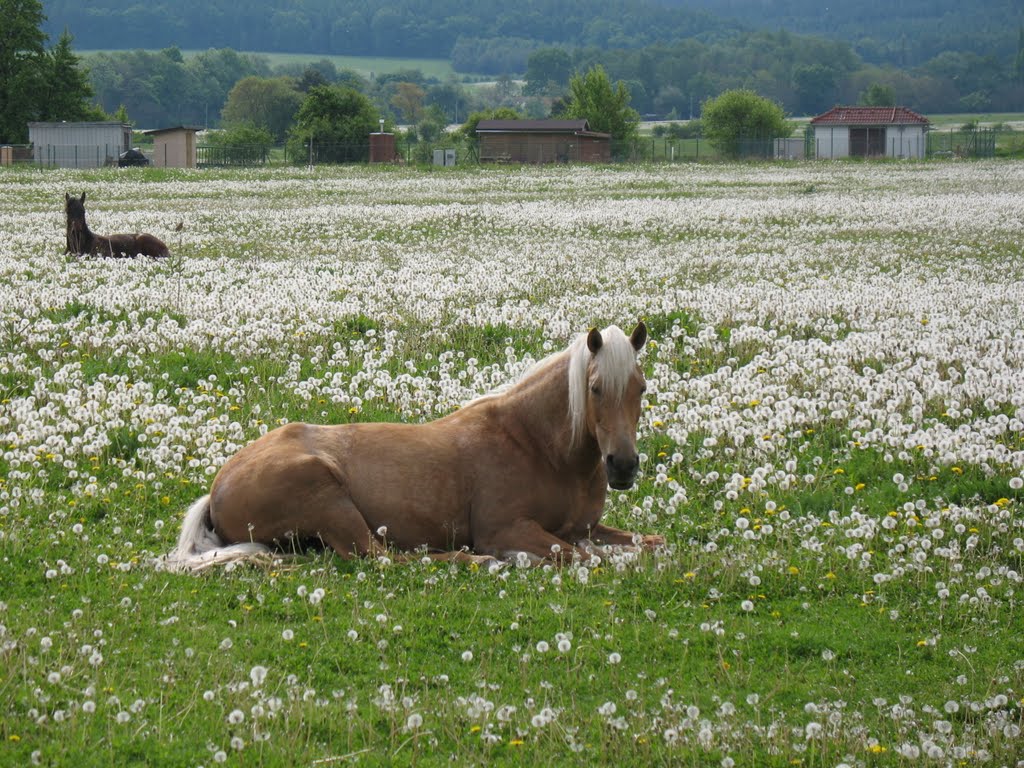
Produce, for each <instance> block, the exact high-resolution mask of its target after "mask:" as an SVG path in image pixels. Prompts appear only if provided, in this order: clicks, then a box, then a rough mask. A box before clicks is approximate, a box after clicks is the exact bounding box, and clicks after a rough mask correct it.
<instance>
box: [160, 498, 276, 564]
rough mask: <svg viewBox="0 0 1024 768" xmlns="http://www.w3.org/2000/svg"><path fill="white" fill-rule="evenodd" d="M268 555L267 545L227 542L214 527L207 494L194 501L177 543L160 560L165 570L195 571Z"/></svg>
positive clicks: (187, 513) (249, 542)
mask: <svg viewBox="0 0 1024 768" xmlns="http://www.w3.org/2000/svg"><path fill="white" fill-rule="evenodd" d="M269 554H270V547H268V546H266V545H265V544H259V543H257V542H254V541H246V542H242V543H239V544H227V543H226V542H225V541H224V540H223V539H221V537H220V536H218V535H217V532H216V531H215V530H214V529H213V523H212V521H211V519H210V495H209V494H207V495H206V496H203V497H202V498H201V499H199V500H198V501H196V502H195V503H194V504H193V505H192V506H191V507H189V510H188V512H186V513H185V520H184V521H183V522H182V524H181V535H180V536H178V545H177V546H176V547H175V548H174V549H173V550H171V552H170V554H168V555H167V556H166V557H165V558H163V561H162V563H161V564H162V567H163V569H164V570H167V571H174V572H177V573H188V572H192V573H197V572H199V571H203V570H206V569H207V568H209V567H210V566H212V565H218V564H220V563H233V562H236V561H238V560H247V559H248V560H257V559H259V558H260V557H262V556H266V555H269Z"/></svg>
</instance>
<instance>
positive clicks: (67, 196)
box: [64, 192, 71, 203]
mask: <svg viewBox="0 0 1024 768" xmlns="http://www.w3.org/2000/svg"><path fill="white" fill-rule="evenodd" d="M64 202H65V203H70V202H71V195H69V194H68V193H67V192H65V193H64Z"/></svg>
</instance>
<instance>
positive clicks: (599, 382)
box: [578, 322, 647, 490]
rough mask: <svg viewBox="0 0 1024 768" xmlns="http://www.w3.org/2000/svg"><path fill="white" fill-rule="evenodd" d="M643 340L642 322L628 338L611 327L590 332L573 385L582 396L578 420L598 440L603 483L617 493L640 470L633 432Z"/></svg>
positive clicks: (637, 417)
mask: <svg viewBox="0 0 1024 768" xmlns="http://www.w3.org/2000/svg"><path fill="white" fill-rule="evenodd" d="M646 342H647V326H646V325H644V324H643V322H640V323H637V326H636V328H634V329H633V332H632V333H631V334H630V335H629V337H627V336H626V335H625V334H624V333H623V332H622V331H621V330H620V329H619V328H617V327H616V326H614V325H613V326H610V327H608V328H605V329H604V331H599V330H597V329H596V328H594V329H591V331H590V333H588V334H587V336H586V349H587V351H588V352H589V355H588V358H589V359H588V360H587V363H586V368H585V374H586V378H585V379H582V377H581V382H580V384H581V385H582V386H579V387H578V389H582V392H581V394H582V395H583V397H584V398H585V400H584V405H583V407H582V411H581V413H580V418H581V420H582V421H583V423H585V424H586V432H587V433H588V434H589V435H590V436H591V437H592V438H593V439H594V440H595V441H596V442H597V446H598V449H599V450H600V454H601V461H602V462H603V464H604V469H605V473H606V474H607V476H608V485H610V486H611V487H612V488H615V489H616V490H626V489H627V488H631V487H632V486H633V482H634V481H635V480H636V475H637V471H638V470H639V468H640V458H639V456H638V455H637V450H636V428H637V424H638V423H639V421H640V409H641V404H640V399H641V397H642V396H643V393H644V391H645V390H646V389H647V382H646V381H645V380H644V375H643V373H642V372H641V370H640V366H638V365H637V362H636V356H637V353H638V352H639V351H640V350H641V349H643V347H644V344H646Z"/></svg>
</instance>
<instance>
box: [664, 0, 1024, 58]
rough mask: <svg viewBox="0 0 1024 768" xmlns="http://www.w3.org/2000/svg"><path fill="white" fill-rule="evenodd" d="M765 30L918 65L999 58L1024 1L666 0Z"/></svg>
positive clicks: (1009, 48)
mask: <svg viewBox="0 0 1024 768" xmlns="http://www.w3.org/2000/svg"><path fill="white" fill-rule="evenodd" d="M660 1H661V2H662V3H663V4H664V5H665V6H666V7H669V8H687V9H691V10H695V11H707V12H709V13H713V14H716V15H717V16H719V17H720V18H723V19H741V20H742V22H743V23H744V24H748V25H750V26H753V27H758V28H764V29H772V30H777V29H785V30H788V31H790V32H796V33H800V34H808V35H819V36H822V37H829V38H832V39H835V40H844V41H846V42H848V43H850V44H851V45H852V46H853V47H854V50H856V52H857V53H858V54H859V55H860V56H861V57H862V58H863V59H864V60H865V61H867V62H871V63H877V64H894V65H896V66H916V65H918V64H922V63H924V62H926V61H928V60H929V59H932V58H934V57H936V56H938V55H940V54H941V53H943V52H946V51H957V52H970V53H974V54H977V55H979V56H994V57H996V58H998V59H1006V58H1007V57H1011V58H1012V57H1013V56H1014V55H1015V54H1016V52H1017V44H1018V34H1019V30H1020V27H1021V25H1022V24H1024V5H1022V4H1021V2H1020V0H972V2H969V3H965V2H963V0H859V2H856V3H822V2H820V0H660Z"/></svg>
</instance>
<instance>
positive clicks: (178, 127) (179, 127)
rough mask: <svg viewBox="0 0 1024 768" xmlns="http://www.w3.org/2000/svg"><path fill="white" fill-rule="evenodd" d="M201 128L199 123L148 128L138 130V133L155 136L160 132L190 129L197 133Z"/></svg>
mask: <svg viewBox="0 0 1024 768" xmlns="http://www.w3.org/2000/svg"><path fill="white" fill-rule="evenodd" d="M201 130H203V127H202V126H201V125H175V126H171V127H170V128H150V129H149V130H148V131H140V133H145V134H147V135H149V136H157V135H159V134H161V133H173V132H175V131H192V132H194V133H198V132H199V131H201Z"/></svg>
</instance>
